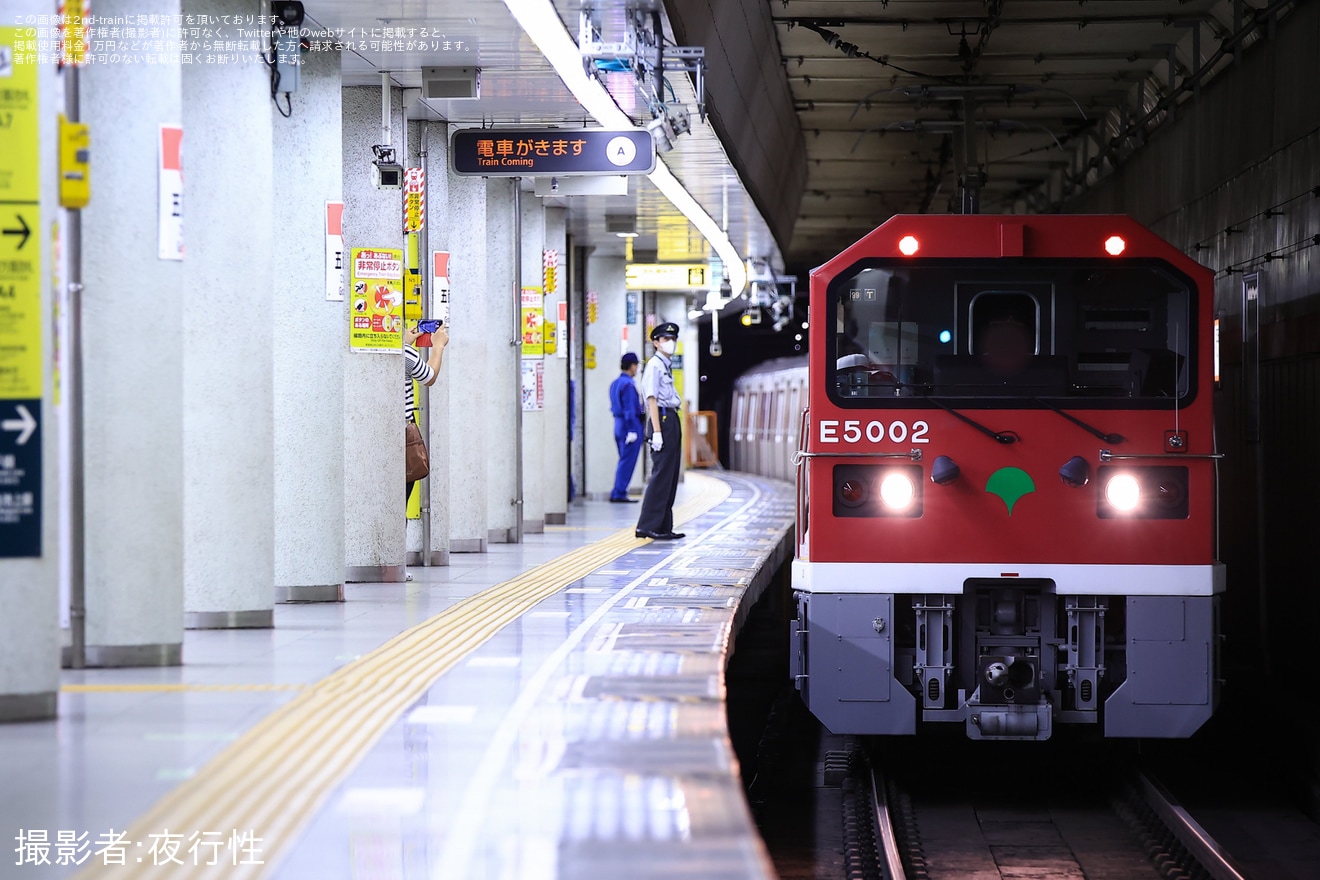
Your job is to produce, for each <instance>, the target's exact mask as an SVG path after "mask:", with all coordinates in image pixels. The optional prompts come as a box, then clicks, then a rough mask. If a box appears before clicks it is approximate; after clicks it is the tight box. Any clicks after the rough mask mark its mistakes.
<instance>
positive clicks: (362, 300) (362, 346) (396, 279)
mask: <svg viewBox="0 0 1320 880" xmlns="http://www.w3.org/2000/svg"><path fill="white" fill-rule="evenodd" d="M349 280H350V283H351V284H352V287H353V296H352V301H351V302H350V303H349V309H348V320H349V329H348V345H349V349H350V350H352V351H355V352H367V353H383V354H402V353H403V340H402V334H403V251H401V250H399V249H398V248H353V252H352V257H351V259H350V261H349Z"/></svg>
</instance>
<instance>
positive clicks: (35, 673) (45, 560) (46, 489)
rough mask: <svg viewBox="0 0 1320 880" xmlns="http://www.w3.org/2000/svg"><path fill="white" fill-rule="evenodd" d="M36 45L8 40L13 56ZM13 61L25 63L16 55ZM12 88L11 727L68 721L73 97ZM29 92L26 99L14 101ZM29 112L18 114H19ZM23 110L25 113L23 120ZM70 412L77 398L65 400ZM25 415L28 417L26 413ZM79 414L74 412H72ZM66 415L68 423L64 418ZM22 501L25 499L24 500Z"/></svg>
mask: <svg viewBox="0 0 1320 880" xmlns="http://www.w3.org/2000/svg"><path fill="white" fill-rule="evenodd" d="M17 6H18V8H16V9H13V10H12V12H13V14H12V15H6V16H5V18H4V20H2V21H0V28H5V29H8V28H9V27H10V26H11V25H13V24H14V19H17V18H20V17H26V16H28V15H33V16H35V15H40V14H48V13H49V11H50V9H49V6H47V5H46V4H45V3H41V2H36V0H19V2H18V4H17ZM26 39H27V37H25V36H20V35H19V29H18V28H14V29H13V30H12V31H9V30H6V31H5V32H4V33H3V34H0V46H4V51H5V52H6V54H8V53H9V52H10V50H11V48H12V46H13V45H14V44H15V43H17V42H18V41H19V40H26ZM9 57H10V58H11V59H12V58H13V55H10V56H9ZM4 82H5V88H6V90H7V91H10V92H11V95H10V96H6V98H5V100H4V102H3V103H4V114H3V115H4V117H5V125H6V130H5V132H4V135H3V137H4V138H6V140H5V141H4V148H3V152H4V153H5V155H2V156H0V169H3V170H4V171H8V172H10V173H8V174H0V202H3V204H0V228H3V229H4V230H6V231H9V230H15V231H21V230H22V229H27V230H28V231H27V234H26V235H24V236H19V235H13V234H10V235H0V290H3V291H4V292H5V294H6V298H5V301H4V302H3V303H0V344H2V345H3V346H4V350H3V352H0V365H3V366H4V367H5V370H4V379H3V380H0V491H3V492H4V493H5V494H6V496H7V497H6V499H5V502H6V503H5V509H4V510H3V515H0V722H6V721H35V720H40V719H45V718H51V717H53V716H54V715H55V713H56V705H57V699H56V694H57V692H58V691H59V686H60V630H59V626H58V620H59V588H58V583H59V568H60V564H59V537H58V534H59V529H58V509H59V497H60V491H61V486H60V483H59V477H58V473H59V467H58V461H59V440H58V438H59V431H58V430H57V427H58V423H57V421H56V419H58V418H61V417H62V413H59V407H58V405H57V404H58V401H57V399H56V396H55V395H56V386H55V383H54V382H53V381H52V379H53V377H52V371H51V369H50V368H49V365H50V364H51V363H52V362H53V361H54V357H53V354H54V352H52V351H51V348H50V346H51V342H50V340H51V338H52V333H51V316H52V314H53V311H54V310H53V308H52V303H51V300H50V291H51V286H52V278H51V265H52V262H53V259H52V257H53V254H52V241H53V240H54V239H55V237H56V235H55V230H57V229H59V228H60V225H59V223H58V201H57V197H56V193H55V181H56V162H55V160H56V157H57V152H56V150H55V149H54V148H53V147H51V146H50V145H51V144H53V143H55V140H56V134H55V120H56V117H57V114H58V113H59V111H60V109H61V103H60V101H61V97H60V91H59V83H58V77H57V75H56V73H55V67H54V65H51V64H39V65H38V64H32V65H27V66H25V67H24V66H19V65H12V66H11V68H10V70H9V72H8V78H7V79H6V80H5V81H4ZM20 89H22V90H23V91H24V92H26V94H25V95H23V96H22V97H21V98H17V99H16V98H15V97H14V96H13V94H12V93H13V92H16V91H18V90H20ZM16 105H17V106H16ZM15 111H16V112H15ZM64 402H65V404H67V391H66V392H65V401H64ZM20 407H22V409H21V410H20ZM64 409H65V410H67V405H66V406H65V407H64ZM57 413H59V414H57ZM16 496H17V498H16Z"/></svg>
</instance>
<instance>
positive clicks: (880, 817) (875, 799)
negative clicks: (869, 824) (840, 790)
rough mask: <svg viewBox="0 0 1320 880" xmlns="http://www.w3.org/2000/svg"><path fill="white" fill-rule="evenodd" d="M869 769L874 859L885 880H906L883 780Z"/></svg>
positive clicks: (874, 770) (874, 771)
mask: <svg viewBox="0 0 1320 880" xmlns="http://www.w3.org/2000/svg"><path fill="white" fill-rule="evenodd" d="M879 775H880V773H879V771H878V770H876V769H875V767H874V766H872V767H871V775H870V780H869V781H870V783H871V803H872V804H874V805H875V839H876V843H877V844H878V852H877V853H876V858H877V859H878V860H879V862H880V867H881V869H882V870H883V871H884V873H885V880H907V872H906V871H905V870H904V869H903V859H902V857H901V856H900V855H899V852H898V836H897V835H896V834H894V821H893V819H892V818H891V817H890V815H889V801H888V799H887V798H886V797H885V785H884V780H882V779H879V778H878V777H879Z"/></svg>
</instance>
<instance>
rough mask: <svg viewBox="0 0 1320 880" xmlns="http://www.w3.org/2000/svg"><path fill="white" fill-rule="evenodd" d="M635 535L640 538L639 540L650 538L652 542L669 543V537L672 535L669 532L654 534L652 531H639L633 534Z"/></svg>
mask: <svg viewBox="0 0 1320 880" xmlns="http://www.w3.org/2000/svg"><path fill="white" fill-rule="evenodd" d="M633 534H634V535H636V536H637V537H639V538H650V539H651V540H652V541H668V540H670V537H669V536H670V533H668V532H653V531H651V530H650V529H638V530H637V531H635V532H633Z"/></svg>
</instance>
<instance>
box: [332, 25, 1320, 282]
mask: <svg viewBox="0 0 1320 880" xmlns="http://www.w3.org/2000/svg"><path fill="white" fill-rule="evenodd" d="M519 2H526V0H519ZM1297 2H1300V0H1253V5H1248V3H1247V2H1245V0H1089V2H1088V0H756V2H752V0H746V2H745V3H742V4H740V5H737V4H736V0H728V4H725V3H722V2H715V0H708V5H706V4H704V3H703V2H699V0H664V6H665V7H668V8H669V9H670V11H671V12H672V11H674V10H675V9H676V8H677V6H685V7H686V9H685V10H684V11H685V12H686V15H687V17H688V18H689V20H690V19H691V17H692V16H694V15H695V16H697V17H698V18H700V17H702V16H703V15H705V16H706V17H707V20H708V21H709V26H708V27H706V28H705V29H701V31H700V32H701V33H702V34H703V36H702V38H701V40H700V42H701V43H703V44H704V45H703V48H705V49H706V52H707V56H708V58H710V57H712V56H713V55H716V54H718V55H719V56H720V58H719V59H718V60H714V59H713V60H712V63H711V67H710V70H711V73H712V75H714V74H715V73H717V72H718V73H719V75H720V76H724V77H729V78H740V77H743V76H746V75H747V74H746V72H747V71H748V70H750V69H752V68H754V67H757V68H760V71H761V72H760V73H758V74H757V76H759V78H760V79H759V82H758V83H757V86H756V88H758V89H760V92H759V93H758V94H760V97H755V96H753V97H752V98H748V97H747V95H749V94H751V91H752V90H751V87H749V86H748V85H747V84H746V83H744V82H741V81H739V82H738V83H737V84H736V85H733V84H732V83H724V84H720V83H715V82H712V83H711V84H710V85H709V87H708V96H709V95H710V93H712V92H718V91H719V89H720V88H721V87H722V86H723V87H724V88H725V93H726V95H727V94H728V93H729V89H730V88H731V87H732V89H733V91H734V93H735V94H738V93H741V94H742V96H743V98H744V100H743V102H742V103H744V104H745V105H746V107H745V108H744V109H743V112H742V116H741V118H740V117H739V116H738V114H736V113H717V119H716V120H715V121H716V122H717V123H718V124H719V125H720V127H721V129H722V130H721V131H720V132H719V133H718V134H717V132H716V129H715V128H713V127H712V125H711V124H710V123H704V124H703V123H698V122H697V120H696V114H695V112H694V113H693V121H694V128H693V133H692V134H691V135H683V136H682V137H680V138H679V141H678V145H677V147H676V149H674V150H673V151H672V152H670V153H667V154H664V159H665V161H666V162H668V163H669V165H670V167H671V168H672V169H673V171H674V173H675V175H676V176H677V177H678V178H679V179H680V180H681V181H683V183H684V184H685V185H686V186H687V188H688V189H689V191H691V192H692V193H693V195H694V196H695V197H696V198H697V201H698V202H699V203H701V205H702V206H703V207H704V208H705V209H706V211H707V212H708V213H709V214H710V215H711V216H712V217H713V218H715V220H716V221H717V222H722V221H723V220H724V215H725V207H724V205H725V201H726V199H727V204H728V208H727V215H728V220H727V226H728V230H729V237H730V239H731V240H732V242H733V244H734V246H735V247H736V248H737V249H738V250H739V252H740V253H742V254H743V255H744V256H746V257H761V258H768V260H769V261H770V262H771V263H772V265H775V266H776V267H778V266H781V265H785V264H786V265H787V266H788V267H789V268H790V269H792V270H794V271H797V272H799V273H800V272H803V271H805V270H806V269H809V268H810V267H812V266H815V265H818V264H819V263H821V262H823V261H824V260H826V259H828V258H829V257H831V256H833V255H834V254H836V253H838V251H840V250H842V249H843V248H844V247H846V246H847V245H848V244H850V243H851V242H853V241H855V240H856V239H857V238H859V237H860V236H861V235H863V234H865V233H866V232H867V231H869V230H870V229H872V228H874V227H875V226H876V225H878V224H879V223H882V222H884V220H885V219H887V218H888V217H889V216H890V215H891V214H895V213H921V212H945V211H950V210H960V209H961V205H962V196H961V191H960V186H959V183H960V179H971V180H976V181H979V182H980V186H979V189H978V207H979V210H980V211H982V212H987V213H988V212H997V211H1016V212H1035V211H1050V210H1058V209H1059V208H1060V207H1061V206H1063V205H1064V204H1065V203H1066V202H1067V200H1068V198H1069V197H1070V196H1072V195H1075V194H1077V193H1078V192H1079V191H1080V190H1081V189H1083V188H1085V187H1089V186H1094V185H1096V184H1097V183H1099V182H1100V181H1102V180H1103V178H1104V177H1106V176H1108V175H1109V174H1111V173H1113V171H1114V169H1115V168H1117V167H1119V166H1121V165H1122V164H1123V162H1124V161H1126V159H1127V157H1128V156H1130V155H1131V154H1132V152H1134V151H1136V150H1139V149H1141V148H1142V146H1143V145H1144V143H1145V141H1146V139H1147V138H1148V137H1149V136H1151V135H1152V134H1153V133H1154V131H1155V130H1156V129H1157V128H1158V127H1159V126H1160V125H1161V124H1162V123H1164V122H1165V121H1166V120H1168V119H1169V118H1170V116H1171V114H1176V112H1177V109H1176V108H1177V107H1178V106H1179V105H1180V104H1181V103H1183V102H1185V101H1191V100H1196V97H1197V94H1198V93H1199V89H1200V88H1203V87H1205V86H1207V85H1208V84H1209V83H1211V82H1212V81H1213V79H1214V77H1216V76H1219V75H1223V74H1224V73H1225V72H1226V71H1228V70H1229V69H1230V68H1231V66H1232V64H1233V59H1234V53H1235V52H1242V51H1251V50H1252V48H1253V46H1254V44H1256V43H1258V42H1260V41H1261V40H1265V39H1268V34H1269V32H1270V28H1271V27H1272V26H1273V23H1274V22H1276V21H1277V20H1278V19H1279V18H1281V17H1283V16H1286V15H1287V14H1288V13H1289V12H1290V11H1291V9H1292V8H1293V7H1294V6H1295V5H1296V3H1297ZM306 5H307V13H308V17H309V19H311V20H312V22H313V23H315V24H319V25H322V26H327V27H332V28H352V27H356V28H383V27H395V28H418V29H420V28H423V27H426V28H429V29H430V33H431V34H432V35H434V34H436V33H437V32H438V33H439V34H442V35H443V38H444V39H445V40H448V45H447V47H444V48H440V49H436V48H433V47H428V48H425V49H407V48H402V49H400V48H398V47H395V48H393V49H388V50H387V49H383V48H372V46H371V44H370V41H369V40H368V41H367V42H365V43H364V42H363V41H362V40H361V39H360V38H359V39H357V40H355V41H354V46H353V48H352V49H351V50H350V51H348V52H346V53H345V55H344V62H343V71H344V82H345V85H367V86H372V85H379V83H380V71H381V70H387V71H389V72H390V75H391V79H392V80H393V81H394V82H395V83H396V84H397V85H400V86H403V87H409V88H413V87H418V86H420V81H421V76H420V69H421V67H423V66H430V65H436V66H465V65H474V66H478V67H480V68H481V70H482V97H481V99H480V100H478V101H432V102H429V104H425V103H422V102H420V101H414V102H413V103H412V107H411V111H410V112H411V113H412V115H413V116H415V117H425V118H431V119H436V120H445V121H449V122H455V123H461V124H485V125H506V124H507V125H524V126H565V127H568V126H580V125H583V124H584V122H586V121H587V120H586V119H585V118H584V116H583V112H582V110H581V109H580V107H578V105H577V102H576V101H575V100H574V99H573V97H572V95H571V94H570V93H569V92H568V90H567V89H566V88H565V87H564V86H563V84H562V83H561V82H560V81H559V79H558V77H557V76H556V75H555V73H554V71H553V69H552V68H551V67H550V65H549V63H548V62H547V61H546V60H545V59H544V58H542V57H541V55H540V53H539V51H538V50H537V49H536V47H535V46H534V45H533V44H532V43H531V41H530V40H529V39H528V38H527V37H526V36H525V35H524V34H523V33H522V31H521V29H520V28H519V26H518V24H517V22H515V21H514V19H513V18H512V16H511V15H510V14H509V12H508V9H507V8H506V6H505V4H504V2H502V0H307V4H306ZM555 5H556V8H557V9H558V12H559V15H560V18H561V19H562V20H563V21H564V22H565V24H566V26H567V28H568V30H569V31H570V33H573V34H574V35H576V33H577V22H578V15H579V11H580V9H581V7H582V5H583V4H582V2H581V0H555ZM592 5H593V6H594V7H596V8H597V9H598V10H600V11H601V13H602V14H603V15H604V16H605V17H606V20H607V21H613V20H618V19H620V18H621V16H622V13H623V10H625V9H626V8H630V6H633V5H642V6H645V7H646V8H653V9H659V10H661V11H662V12H664V10H663V9H661V5H660V0H596V2H594V3H593V4H592ZM703 6H705V8H706V9H708V10H709V12H708V13H703V12H702V8H703ZM735 11H736V13H737V14H736V15H733V14H732V13H734V12H735ZM757 16H760V17H761V18H760V19H759V20H760V21H761V22H762V23H763V24H764V27H765V28H766V29H769V30H771V31H772V33H773V37H767V41H768V44H769V45H772V44H773V41H774V40H775V39H777V42H778V54H779V56H780V61H781V63H782V68H781V70H779V71H776V70H774V69H771V70H770V74H769V75H768V76H767V75H766V74H765V73H764V65H762V64H760V62H761V61H762V60H763V59H762V58H760V57H750V56H753V55H757V54H758V53H759V54H761V55H763V53H764V48H762V46H761V45H760V44H757V43H755V37H756V34H757V28H756V27H755V24H756V17H757ZM685 28H689V29H690V26H689V25H685ZM666 30H667V32H670V33H672V31H671V29H670V28H669V26H668V18H667V17H666ZM749 34H750V35H751V36H752V37H753V40H749V39H748V36H749ZM405 46H406V43H405ZM749 47H750V48H749ZM740 53H742V54H741V55H740ZM674 79H675V81H676V85H677V88H678V89H679V95H678V96H677V97H678V98H679V99H680V100H682V101H683V102H685V103H689V106H690V107H691V109H693V110H694V111H695V97H694V95H693V93H692V90H691V84H690V83H689V82H687V81H686V78H684V77H682V76H678V77H675V78H674ZM606 83H607V86H608V87H609V89H610V91H611V93H612V94H614V95H615V96H616V99H617V101H618V103H619V104H620V106H621V107H622V108H623V109H624V110H625V111H626V112H629V113H630V114H631V115H632V116H633V118H634V120H635V121H636V122H637V123H638V124H639V125H644V124H645V123H646V121H647V120H648V119H649V113H648V112H647V111H646V108H645V106H644V105H643V104H642V102H641V101H640V100H638V99H637V97H636V95H635V90H634V89H633V87H632V84H631V75H630V74H607V75H606ZM775 90H778V92H779V95H781V96H782V95H784V93H785V92H786V93H787V95H786V96H785V97H783V99H782V101H783V103H784V104H787V103H789V102H791V105H792V107H793V112H794V113H795V115H796V123H797V125H799V126H800V129H801V142H800V143H801V144H802V145H804V146H795V147H794V150H791V151H789V153H788V155H790V156H793V159H792V161H794V162H795V163H797V162H799V160H798V159H797V158H796V155H795V151H796V150H799V149H800V150H801V151H802V159H801V160H800V163H801V164H805V166H806V167H805V170H804V171H803V172H802V173H794V174H785V173H784V170H783V169H782V168H779V169H777V170H774V169H768V165H767V162H766V161H765V156H766V154H767V153H768V154H769V155H771V156H774V155H776V154H775V149H776V147H775V145H774V144H765V143H756V144H755V149H756V150H757V151H758V155H759V159H758V160H756V161H751V160H750V159H749V156H750V149H751V148H749V147H748V146H747V144H748V142H749V139H748V138H747V136H746V134H747V130H748V129H747V127H751V129H752V130H755V127H756V126H757V124H758V118H757V108H758V107H761V108H764V107H765V93H766V92H767V91H769V92H773V91H775ZM772 97H774V96H772ZM729 104H730V102H729V101H727V100H726V101H725V102H724V108H723V109H725V110H727V109H728V105H729ZM718 109H720V108H717V110H718ZM762 112H765V111H764V110H762ZM776 124H777V125H778V126H779V127H778V129H776V132H775V133H774V134H773V136H771V137H770V139H771V140H775V141H778V140H782V139H783V137H784V131H783V123H782V121H780V122H777V123H776ZM788 124H789V125H790V126H791V125H792V124H793V120H792V119H791V118H790V121H789V122H788ZM720 134H722V135H723V138H721V137H720ZM796 134H797V133H796V132H793V135H794V136H795V137H796ZM721 140H722V141H723V144H722V143H721ZM762 140H764V138H762ZM781 152H782V148H781ZM740 153H748V154H749V155H748V156H743V155H740ZM730 160H732V165H734V166H737V167H740V168H743V169H749V175H750V176H749V179H746V180H739V178H738V176H737V174H736V173H735V172H733V170H732V168H731V163H730ZM795 167H800V164H799V165H797V166H795ZM757 168H761V169H763V170H762V172H761V173H760V174H759V175H757V173H756V171H755V169H757ZM758 176H759V177H762V178H765V179H756V178H757V177H758ZM632 183H633V184H634V185H633V186H632V188H631V191H630V192H629V194H628V195H627V196H609V197H602V196H591V197H585V196H575V197H572V198H568V199H560V200H556V201H557V203H558V204H563V205H565V206H566V207H568V209H569V212H570V221H569V223H570V231H572V232H573V234H574V235H575V236H577V238H578V240H579V241H580V242H582V243H587V244H591V245H593V246H594V247H596V248H597V250H598V252H605V253H615V252H617V253H623V251H624V248H625V242H624V240H622V239H619V238H618V237H617V236H615V235H613V233H611V232H610V231H609V230H607V229H606V223H605V218H606V216H607V215H609V214H636V215H637V217H638V220H639V224H640V232H641V236H640V237H639V238H638V239H636V240H634V242H633V247H634V248H635V249H636V250H639V251H642V252H644V253H647V254H648V255H649V253H650V252H656V253H657V255H658V257H659V258H660V259H662V260H664V259H671V260H680V261H681V260H690V259H694V258H695V259H701V258H704V257H705V256H706V254H707V253H708V251H707V248H706V247H705V244H704V241H702V240H701V237H700V236H699V235H698V234H697V233H696V231H695V230H694V229H692V228H691V227H690V226H688V224H687V223H686V221H685V220H684V219H683V218H682V215H681V214H679V213H678V212H677V211H676V210H675V209H674V208H673V207H672V206H671V205H670V204H669V203H668V201H667V200H666V199H665V198H664V197H663V196H662V195H661V194H660V193H659V192H658V191H657V190H656V189H655V188H654V187H652V186H651V185H650V183H649V182H647V181H646V180H644V179H642V178H633V179H632ZM789 189H791V190H793V192H791V193H787V197H785V193H786V190H789ZM798 189H800V190H801V192H800V193H799V192H797V190H798ZM749 193H750V194H751V195H749ZM753 195H755V196H756V202H757V203H759V204H762V205H765V206H773V205H776V204H777V205H780V206H783V205H786V204H787V205H790V206H792V205H797V208H796V211H795V212H793V213H792V215H791V216H789V217H787V218H785V217H781V216H776V217H775V218H774V220H775V223H774V233H773V234H772V233H771V230H770V228H769V227H768V226H767V224H766V222H765V220H764V219H763V218H762V215H761V214H760V213H759V212H758V210H757V208H756V204H755V203H754V200H753V197H752V196H753ZM780 213H782V209H781V211H780Z"/></svg>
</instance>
